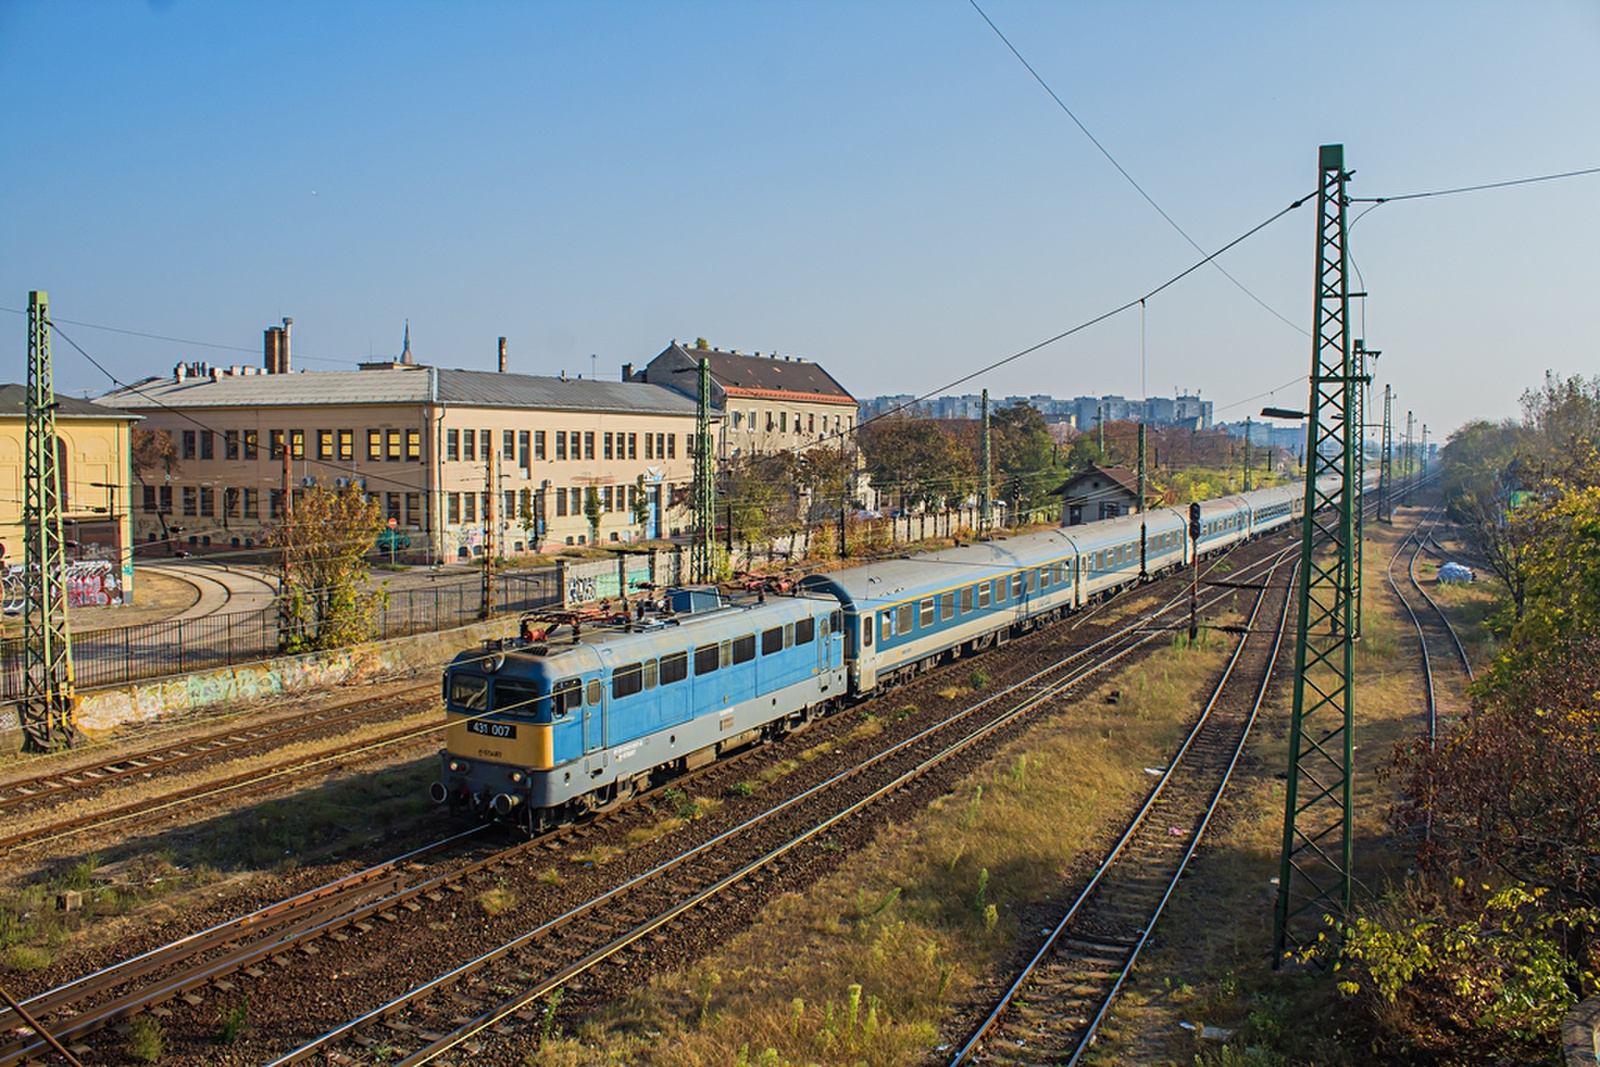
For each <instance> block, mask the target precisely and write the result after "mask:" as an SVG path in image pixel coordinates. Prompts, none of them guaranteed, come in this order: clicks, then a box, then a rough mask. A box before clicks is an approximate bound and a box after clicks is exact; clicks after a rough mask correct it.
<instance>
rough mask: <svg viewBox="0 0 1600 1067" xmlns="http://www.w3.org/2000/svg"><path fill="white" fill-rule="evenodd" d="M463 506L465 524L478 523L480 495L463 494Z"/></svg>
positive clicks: (462, 516) (462, 517) (462, 514)
mask: <svg viewBox="0 0 1600 1067" xmlns="http://www.w3.org/2000/svg"><path fill="white" fill-rule="evenodd" d="M461 505H462V509H463V510H462V512H461V519H462V521H463V522H477V521H478V494H477V493H462V494H461Z"/></svg>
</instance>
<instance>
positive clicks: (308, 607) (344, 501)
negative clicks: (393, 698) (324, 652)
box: [268, 487, 384, 652]
mask: <svg viewBox="0 0 1600 1067" xmlns="http://www.w3.org/2000/svg"><path fill="white" fill-rule="evenodd" d="M383 528H384V518H383V508H382V507H381V506H379V504H378V501H377V499H376V498H372V499H369V498H368V497H366V496H365V495H364V494H363V493H361V492H360V491H359V490H355V489H340V490H337V491H335V490H329V489H324V488H321V487H318V488H314V489H311V490H309V491H307V492H306V493H304V494H297V495H296V497H295V499H294V506H293V508H292V509H291V511H290V513H289V514H288V515H286V516H285V517H284V519H283V521H282V522H280V523H279V524H278V525H277V526H276V527H274V528H273V529H272V530H271V532H270V534H269V537H268V543H269V544H271V545H272V546H273V547H274V548H276V549H277V550H278V551H279V552H281V553H282V556H283V561H284V565H285V577H286V579H287V585H286V587H285V588H284V589H283V590H282V591H281V593H280V602H279V604H280V606H279V617H280V626H279V636H278V640H279V644H280V645H281V646H282V648H283V650H284V651H285V652H308V651H313V650H319V649H328V648H342V647H344V646H346V645H352V644H355V643H356V642H357V641H363V640H366V639H368V638H370V637H371V636H372V631H373V623H374V620H375V617H376V613H377V610H378V608H379V607H380V606H381V604H382V600H383V594H382V592H381V591H377V590H373V589H370V588H369V587H368V585H367V574H368V568H367V553H368V552H369V551H371V549H372V546H373V543H374V542H375V541H376V539H377V536H378V532H379V531H380V530H382V529H383Z"/></svg>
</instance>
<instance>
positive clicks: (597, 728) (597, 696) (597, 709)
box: [583, 678, 606, 752]
mask: <svg viewBox="0 0 1600 1067" xmlns="http://www.w3.org/2000/svg"><path fill="white" fill-rule="evenodd" d="M605 700H606V687H605V685H604V684H603V683H602V682H601V681H600V679H598V678H591V679H590V680H589V685H588V689H587V692H585V693H584V695H583V750H584V751H585V752H593V751H594V750H595V749H599V748H605V747H606V705H605Z"/></svg>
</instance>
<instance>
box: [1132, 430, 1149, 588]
mask: <svg viewBox="0 0 1600 1067" xmlns="http://www.w3.org/2000/svg"><path fill="white" fill-rule="evenodd" d="M1144 450H1145V426H1144V423H1142V422H1141V423H1140V424H1139V499H1138V501H1137V502H1136V503H1135V504H1134V507H1136V508H1138V509H1139V577H1140V578H1148V577H1150V570H1149V568H1148V567H1147V566H1146V565H1145V564H1146V562H1147V560H1148V558H1149V554H1148V553H1147V552H1146V551H1145V547H1146V546H1145V537H1146V523H1145V516H1144V495H1145V476H1144Z"/></svg>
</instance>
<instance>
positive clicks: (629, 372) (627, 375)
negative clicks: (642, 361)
mask: <svg viewBox="0 0 1600 1067" xmlns="http://www.w3.org/2000/svg"><path fill="white" fill-rule="evenodd" d="M622 380H623V381H625V382H631V381H633V364H632V363H624V364H623V365H622Z"/></svg>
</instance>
